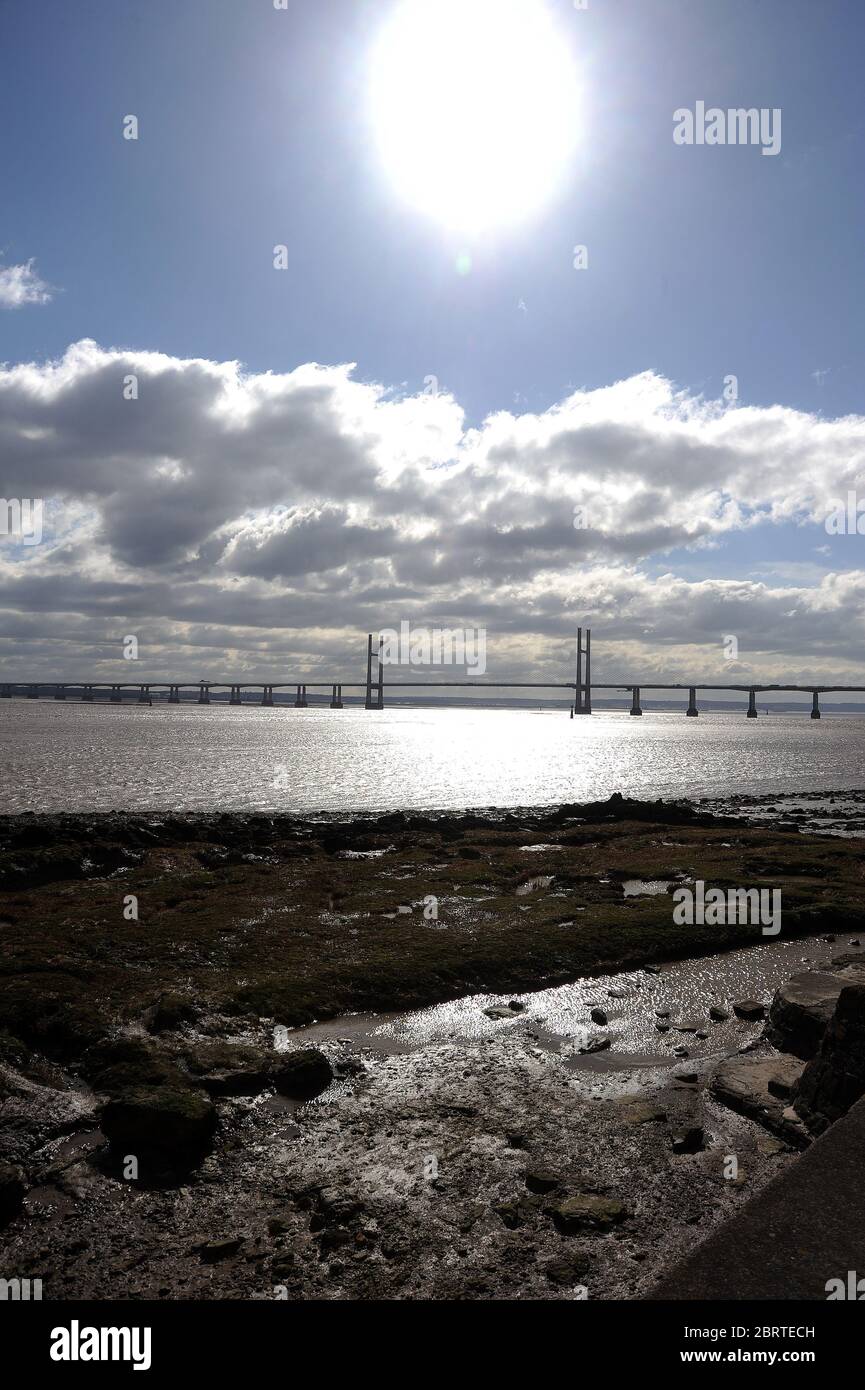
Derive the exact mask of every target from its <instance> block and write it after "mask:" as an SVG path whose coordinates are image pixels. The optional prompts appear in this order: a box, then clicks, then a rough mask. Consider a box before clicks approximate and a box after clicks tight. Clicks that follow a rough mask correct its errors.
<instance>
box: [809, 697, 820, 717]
mask: <svg viewBox="0 0 865 1390" xmlns="http://www.w3.org/2000/svg"><path fill="white" fill-rule="evenodd" d="M811 696H812V701H811V718H812V719H819V718H820V701H819V699H818V696H817V691H816V690H812V691H811Z"/></svg>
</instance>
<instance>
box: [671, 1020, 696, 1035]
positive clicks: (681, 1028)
mask: <svg viewBox="0 0 865 1390" xmlns="http://www.w3.org/2000/svg"><path fill="white" fill-rule="evenodd" d="M699 1026H700V1025H699V1023H693V1022H692V1021H691V1020H690V1019H685V1020H684V1021H683V1022H681V1023H674V1024H673V1029H674V1031H675V1032H676V1033H696V1031H697V1029H698V1028H699Z"/></svg>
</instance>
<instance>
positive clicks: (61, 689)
mask: <svg viewBox="0 0 865 1390" xmlns="http://www.w3.org/2000/svg"><path fill="white" fill-rule="evenodd" d="M54 699H55V700H65V699H66V686H65V685H55V687H54Z"/></svg>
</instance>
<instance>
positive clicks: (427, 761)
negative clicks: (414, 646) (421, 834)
mask: <svg viewBox="0 0 865 1390" xmlns="http://www.w3.org/2000/svg"><path fill="white" fill-rule="evenodd" d="M0 756H2V766H3V771H4V776H3V779H2V791H0V808H2V809H3V810H6V811H40V810H42V811H45V810H49V811H50V810H56V811H60V810H63V811H98V810H102V811H109V810H120V809H122V810H160V811H165V810H190V811H192V810H199V811H212V812H219V811H229V810H270V811H277V810H281V811H291V812H299V813H310V812H323V811H334V812H338V811H354V810H365V811H383V810H407V809H420V808H441V809H450V808H459V807H482V806H491V807H492V806H541V805H549V804H555V803H557V802H562V801H585V800H593V799H596V798H605V797H607V796H609V795H610V794H611V793H612V792H614V791H619V792H622V793H623V794H625V795H631V796H638V797H655V796H677V795H681V796H711V797H715V796H720V797H723V796H728V795H734V794H740V793H761V792H762V793H776V792H784V791H787V792H807V791H819V790H821V789H828V788H833V789H843V788H853V787H861V786H862V785H863V784H865V716H861V715H837V716H832V715H828V716H825V717H824V718H823V719H822V720H819V721H816V720H815V721H812V720H811V719H809V718H808V717H807V715H801V714H795V715H793V714H786V715H785V714H775V715H771V716H769V717H765V716H761V717H760V718H758V719H756V720H748V719H746V718H745V717H744V712H743V713H735V714H731V713H715V712H712V711H706V712H704V713H702V714H701V715H700V717H699V719H686V718H685V717H684V714H679V713H668V712H662V713H648V714H644V716H643V718H642V719H631V718H630V716H629V715H628V714H626V713H619V712H618V711H617V712H613V713H597V714H593V715H592V716H591V718H577V719H573V720H571V719H569V718H568V716H567V713H563V712H561V711H547V710H544V711H540V710H537V711H534V710H525V709H522V710H501V709H478V710H474V709H405V708H403V709H399V708H392V709H384V710H381V711H378V710H376V711H366V710H362V709H359V708H350V709H343V710H330V709H319V708H310V709H305V710H298V709H294V708H290V707H287V708H279V707H276V708H274V709H263V708H261V707H259V706H242V707H240V708H231V707H229V706H227V705H225V706H219V705H210V706H204V707H199V706H197V705H181V706H169V705H162V706H158V705H157V706H154V707H153V708H149V707H147V706H144V707H138V706H136V705H121V706H111V705H85V704H79V703H73V702H70V701H67V702H65V703H64V702H59V701H58V702H53V701H49V700H40V701H38V702H37V701H26V700H3V701H0Z"/></svg>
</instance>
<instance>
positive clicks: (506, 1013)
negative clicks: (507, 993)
mask: <svg viewBox="0 0 865 1390" xmlns="http://www.w3.org/2000/svg"><path fill="white" fill-rule="evenodd" d="M484 1013H485V1014H486V1016H487V1018H516V1012H515V1011H514V1010H513V1009H512V1008H511V1006H510V1005H509V1004H494V1005H493V1006H492V1007H491V1008H489V1009H484Z"/></svg>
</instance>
